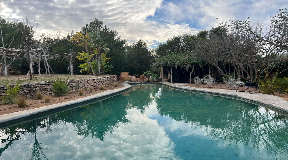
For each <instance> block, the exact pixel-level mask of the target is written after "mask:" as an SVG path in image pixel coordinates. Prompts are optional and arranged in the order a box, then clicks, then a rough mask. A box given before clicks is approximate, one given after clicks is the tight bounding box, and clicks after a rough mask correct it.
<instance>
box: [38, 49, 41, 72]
mask: <svg viewBox="0 0 288 160" xmlns="http://www.w3.org/2000/svg"><path fill="white" fill-rule="evenodd" d="M38 74H39V76H40V75H41V53H40V52H39V53H38Z"/></svg>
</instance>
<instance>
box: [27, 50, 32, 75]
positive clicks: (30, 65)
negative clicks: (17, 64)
mask: <svg viewBox="0 0 288 160" xmlns="http://www.w3.org/2000/svg"><path fill="white" fill-rule="evenodd" d="M29 50H30V48H29V47H28V51H27V52H28V53H27V54H28V59H29V71H30V73H29V74H30V80H32V79H33V72H34V71H33V57H32V55H31V53H30V51H29Z"/></svg>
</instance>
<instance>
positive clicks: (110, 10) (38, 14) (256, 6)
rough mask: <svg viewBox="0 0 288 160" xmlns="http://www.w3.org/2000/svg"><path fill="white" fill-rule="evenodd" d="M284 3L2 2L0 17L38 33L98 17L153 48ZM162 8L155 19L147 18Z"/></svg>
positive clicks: (261, 17) (62, 30)
mask: <svg viewBox="0 0 288 160" xmlns="http://www.w3.org/2000/svg"><path fill="white" fill-rule="evenodd" d="M285 4H286V5H287V4H288V2H287V1H286V0H279V1H271V0H262V1H248V2H247V1H238V0H230V1H228V0H203V1H199V0H183V1H176V2H165V0H45V1H43V0H33V1H31V0H29V1H28V0H13V1H12V0H10V1H7V0H0V9H1V10H0V16H2V18H5V19H8V20H11V19H14V20H15V19H19V18H22V19H25V17H28V18H29V19H31V20H32V21H34V19H35V21H36V22H37V23H38V28H37V32H41V33H42V32H44V33H47V32H53V34H55V33H57V34H61V35H66V34H68V33H71V31H72V30H74V31H79V30H80V29H81V27H82V26H84V25H85V24H87V23H89V22H90V21H92V20H93V19H94V18H97V19H99V20H102V21H104V23H105V24H107V26H108V27H109V28H110V29H113V30H117V31H118V33H119V36H121V37H122V38H124V39H126V40H128V42H129V43H130V44H131V43H134V42H136V41H138V40H139V39H142V40H144V41H146V42H147V43H148V46H150V45H152V44H155V43H157V42H164V41H166V40H167V39H169V38H172V37H173V36H177V35H182V34H195V33H197V30H200V29H210V28H211V27H216V26H217V25H218V24H219V23H220V22H223V21H228V20H237V19H240V20H241V19H246V18H247V17H251V20H252V21H254V22H263V23H265V24H268V23H269V20H270V17H271V16H273V15H275V14H276V13H277V11H278V9H280V8H283V6H285ZM158 12H161V13H160V16H158V17H157V20H151V19H149V20H148V19H147V17H152V18H153V17H154V16H155V13H158ZM216 18H218V19H216ZM158 20H159V21H158ZM160 21H162V22H160ZM191 27H193V28H191ZM195 28H197V29H195Z"/></svg>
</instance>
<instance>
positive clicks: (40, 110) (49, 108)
mask: <svg viewBox="0 0 288 160" xmlns="http://www.w3.org/2000/svg"><path fill="white" fill-rule="evenodd" d="M123 86H124V87H121V88H117V89H113V90H106V91H104V92H101V93H97V94H94V95H91V96H87V97H83V98H78V99H75V100H71V101H66V102H62V103H57V104H52V105H48V106H43V107H39V108H33V109H28V110H24V111H18V112H13V113H9V114H4V115H0V124H1V123H5V122H8V121H12V120H16V119H20V118H24V117H28V116H32V115H35V114H38V113H44V112H47V111H52V110H54V109H57V108H62V107H65V106H67V105H73V104H78V103H82V102H85V101H89V100H92V99H97V98H102V97H105V96H109V95H112V94H115V93H118V92H121V91H124V90H126V89H128V88H130V87H131V85H129V84H128V83H123Z"/></svg>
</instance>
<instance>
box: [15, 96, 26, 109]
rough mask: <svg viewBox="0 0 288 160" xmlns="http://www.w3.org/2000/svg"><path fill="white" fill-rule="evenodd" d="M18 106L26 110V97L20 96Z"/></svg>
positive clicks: (17, 101)
mask: <svg viewBox="0 0 288 160" xmlns="http://www.w3.org/2000/svg"><path fill="white" fill-rule="evenodd" d="M16 104H17V106H18V107H19V108H25V107H26V106H27V99H26V97H24V96H20V97H18V98H17V100H16Z"/></svg>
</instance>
